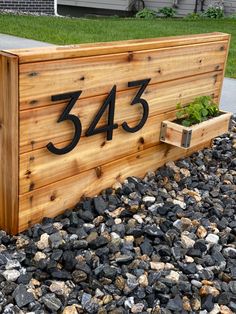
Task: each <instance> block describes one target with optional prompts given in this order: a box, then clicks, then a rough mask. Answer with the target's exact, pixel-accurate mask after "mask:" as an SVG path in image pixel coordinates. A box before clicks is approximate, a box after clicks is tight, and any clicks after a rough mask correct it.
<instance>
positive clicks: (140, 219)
mask: <svg viewBox="0 0 236 314" xmlns="http://www.w3.org/2000/svg"><path fill="white" fill-rule="evenodd" d="M133 217H134V219H135V220H136V221H137V222H138V223H139V224H142V223H143V219H142V217H141V216H140V215H134V216H133Z"/></svg>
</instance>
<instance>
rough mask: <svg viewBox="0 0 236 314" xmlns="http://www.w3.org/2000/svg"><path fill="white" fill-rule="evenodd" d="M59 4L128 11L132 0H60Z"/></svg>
mask: <svg viewBox="0 0 236 314" xmlns="http://www.w3.org/2000/svg"><path fill="white" fill-rule="evenodd" d="M58 4H59V5H66V6H77V7H84V8H97V9H109V10H121V11H128V10H129V4H130V0H116V1H110V0H89V1H86V0H84V1H82V0H58Z"/></svg>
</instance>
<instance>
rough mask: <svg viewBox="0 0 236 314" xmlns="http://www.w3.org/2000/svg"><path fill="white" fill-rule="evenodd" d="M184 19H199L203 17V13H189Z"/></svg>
mask: <svg viewBox="0 0 236 314" xmlns="http://www.w3.org/2000/svg"><path fill="white" fill-rule="evenodd" d="M184 19H185V20H190V21H193V20H199V19H201V14H199V13H189V14H187V15H186V16H185V17H184Z"/></svg>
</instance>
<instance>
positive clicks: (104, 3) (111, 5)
mask: <svg viewBox="0 0 236 314" xmlns="http://www.w3.org/2000/svg"><path fill="white" fill-rule="evenodd" d="M144 2H145V5H146V7H147V8H149V9H153V10H155V11H157V10H159V9H160V8H162V7H172V6H173V0H144ZM211 2H214V0H205V5H204V9H206V8H207V6H208V5H209V4H210V3H211ZM130 3H132V0H116V1H112V0H89V1H86V0H58V5H59V6H60V7H61V8H63V6H68V7H71V8H73V7H74V8H75V7H77V8H78V7H79V8H93V9H95V8H96V9H107V10H113V11H115V10H120V11H128V10H129V8H130ZM224 6H225V13H226V14H228V15H229V14H232V13H235V12H236V0H229V1H227V0H225V1H224ZM194 8H195V0H178V8H177V9H176V12H177V16H180V17H181V16H185V15H187V14H188V13H192V12H193V11H194ZM198 10H199V11H200V1H199V5H198ZM81 12H82V11H81Z"/></svg>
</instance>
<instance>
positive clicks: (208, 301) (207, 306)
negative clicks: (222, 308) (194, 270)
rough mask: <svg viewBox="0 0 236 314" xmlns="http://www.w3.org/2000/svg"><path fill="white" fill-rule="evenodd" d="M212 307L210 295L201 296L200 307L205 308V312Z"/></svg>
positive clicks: (212, 302) (212, 301)
mask: <svg viewBox="0 0 236 314" xmlns="http://www.w3.org/2000/svg"><path fill="white" fill-rule="evenodd" d="M213 308H214V298H213V296H212V295H210V294H209V295H208V296H206V297H203V298H202V309H203V310H207V312H210V311H212V309H213Z"/></svg>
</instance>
